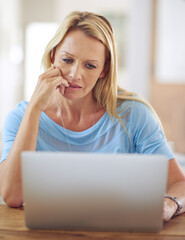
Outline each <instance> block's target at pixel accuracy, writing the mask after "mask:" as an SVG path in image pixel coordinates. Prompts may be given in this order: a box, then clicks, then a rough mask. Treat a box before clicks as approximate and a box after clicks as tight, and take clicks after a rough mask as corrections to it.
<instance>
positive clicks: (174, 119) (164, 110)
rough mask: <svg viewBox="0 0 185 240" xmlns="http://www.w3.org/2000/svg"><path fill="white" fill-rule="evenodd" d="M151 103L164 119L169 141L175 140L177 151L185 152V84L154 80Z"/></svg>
mask: <svg viewBox="0 0 185 240" xmlns="http://www.w3.org/2000/svg"><path fill="white" fill-rule="evenodd" d="M151 103H152V105H153V107H154V108H155V110H156V111H157V113H158V115H159V117H160V119H161V121H162V124H163V127H164V130H165V134H166V137H167V139H168V141H173V142H174V144H175V151H177V152H181V153H185V85H175V84H173V85H172V84H160V83H157V82H156V81H154V82H153V83H152V86H151Z"/></svg>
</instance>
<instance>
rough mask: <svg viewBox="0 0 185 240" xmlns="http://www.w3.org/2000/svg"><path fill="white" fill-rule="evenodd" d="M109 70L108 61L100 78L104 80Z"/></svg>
mask: <svg viewBox="0 0 185 240" xmlns="http://www.w3.org/2000/svg"><path fill="white" fill-rule="evenodd" d="M109 68H110V61H107V62H106V63H105V66H104V69H103V71H102V72H101V74H100V76H99V78H104V77H105V75H106V74H107V72H108V70H109Z"/></svg>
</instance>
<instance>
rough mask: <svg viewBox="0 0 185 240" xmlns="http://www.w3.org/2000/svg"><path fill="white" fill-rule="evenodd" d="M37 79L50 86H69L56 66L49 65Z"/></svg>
mask: <svg viewBox="0 0 185 240" xmlns="http://www.w3.org/2000/svg"><path fill="white" fill-rule="evenodd" d="M39 81H40V82H42V83H46V84H47V85H49V86H50V87H56V88H59V87H60V86H61V85H64V86H65V87H69V84H68V81H67V80H66V79H64V78H63V76H62V71H61V69H60V68H58V67H55V66H53V67H51V68H49V69H48V70H47V71H46V72H44V73H43V74H41V75H40V77H39Z"/></svg>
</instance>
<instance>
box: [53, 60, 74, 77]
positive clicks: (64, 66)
mask: <svg viewBox="0 0 185 240" xmlns="http://www.w3.org/2000/svg"><path fill="white" fill-rule="evenodd" d="M54 65H55V66H56V67H58V68H60V70H61V71H62V75H63V77H65V76H67V75H69V72H70V66H69V65H67V64H65V63H61V62H57V61H56V62H55V63H54Z"/></svg>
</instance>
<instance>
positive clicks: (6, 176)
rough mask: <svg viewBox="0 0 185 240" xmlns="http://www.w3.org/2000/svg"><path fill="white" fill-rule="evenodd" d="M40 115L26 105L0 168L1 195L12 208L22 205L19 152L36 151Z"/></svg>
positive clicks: (33, 108) (37, 111)
mask: <svg viewBox="0 0 185 240" xmlns="http://www.w3.org/2000/svg"><path fill="white" fill-rule="evenodd" d="M40 114H41V112H40V111H39V110H38V109H36V108H35V107H33V106H31V105H28V107H27V108H26V111H25V114H24V117H23V120H22V122H21V125H20V127H19V130H18V132H17V136H16V138H15V141H14V144H13V146H12V148H11V150H10V153H9V155H8V157H7V159H6V160H5V162H4V164H3V166H1V172H0V191H1V195H2V197H3V199H4V201H5V202H6V203H7V204H8V205H10V206H12V207H17V206H20V205H21V204H22V203H23V197H22V177H21V152H22V151H25V150H30V151H32V150H33V151H34V150H35V149H36V144H37V135H38V128H39V119H40Z"/></svg>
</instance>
